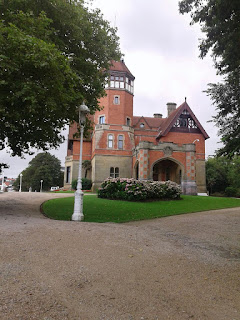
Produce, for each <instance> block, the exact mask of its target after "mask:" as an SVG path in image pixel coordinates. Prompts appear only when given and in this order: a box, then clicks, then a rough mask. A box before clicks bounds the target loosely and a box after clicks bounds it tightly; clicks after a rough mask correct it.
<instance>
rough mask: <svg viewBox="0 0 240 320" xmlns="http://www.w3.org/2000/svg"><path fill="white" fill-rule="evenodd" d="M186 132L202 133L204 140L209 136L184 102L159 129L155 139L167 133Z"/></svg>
mask: <svg viewBox="0 0 240 320" xmlns="http://www.w3.org/2000/svg"><path fill="white" fill-rule="evenodd" d="M170 131H172V132H186V133H202V135H203V136H204V138H205V139H208V138H209V136H208V134H207V133H206V131H205V130H204V129H203V127H202V125H201V124H200V122H199V121H198V119H197V118H196V116H195V114H194V113H193V112H192V110H191V109H190V107H189V105H188V104H187V102H186V101H185V102H184V103H183V104H181V105H180V106H179V107H178V108H177V109H176V110H175V111H173V112H172V113H171V114H170V116H169V117H168V118H167V119H166V121H165V123H164V124H163V125H162V127H161V128H160V131H159V134H158V135H157V137H156V139H157V140H158V139H160V138H161V137H162V136H166V135H167V134H168V132H170Z"/></svg>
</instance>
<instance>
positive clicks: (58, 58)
mask: <svg viewBox="0 0 240 320" xmlns="http://www.w3.org/2000/svg"><path fill="white" fill-rule="evenodd" d="M0 11H1V19H0V90H1V96H0V125H1V132H0V148H1V149H3V148H4V147H6V146H8V147H10V149H11V150H12V154H13V155H19V156H21V155H23V154H24V153H30V150H31V147H37V148H41V149H43V150H47V149H48V148H50V147H57V146H58V145H59V144H60V143H61V142H62V141H63V136H61V134H60V132H61V129H62V128H63V127H64V126H65V125H66V124H68V123H71V122H72V121H77V120H78V114H77V113H76V106H78V105H80V104H81V103H82V101H83V100H84V101H85V103H86V104H87V105H88V107H90V110H91V112H92V113H94V111H95V110H97V109H98V108H99V106H98V99H99V98H100V97H101V96H103V95H104V92H105V91H104V84H105V77H106V70H108V69H109V64H110V61H111V60H116V59H119V57H120V52H119V45H118V37H117V36H116V30H115V29H113V28H111V27H110V25H109V23H108V22H107V21H105V20H104V19H103V17H102V15H101V13H100V11H98V10H95V11H91V10H89V9H88V8H87V7H86V6H85V3H84V1H70V0H36V1H32V0H4V1H3V0H2V1H1V0H0Z"/></svg>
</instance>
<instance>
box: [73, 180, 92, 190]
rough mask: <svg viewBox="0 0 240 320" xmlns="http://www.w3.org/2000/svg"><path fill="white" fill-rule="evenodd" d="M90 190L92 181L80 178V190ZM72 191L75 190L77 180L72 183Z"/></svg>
mask: <svg viewBox="0 0 240 320" xmlns="http://www.w3.org/2000/svg"><path fill="white" fill-rule="evenodd" d="M91 188H92V181H91V180H90V179H87V178H82V190H90V189H91ZM72 189H73V190H77V179H75V180H73V181H72Z"/></svg>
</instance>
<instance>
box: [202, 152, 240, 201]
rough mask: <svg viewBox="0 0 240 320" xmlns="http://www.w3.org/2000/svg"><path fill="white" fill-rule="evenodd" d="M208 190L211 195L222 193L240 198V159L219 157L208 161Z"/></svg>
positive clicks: (237, 157) (236, 157)
mask: <svg viewBox="0 0 240 320" xmlns="http://www.w3.org/2000/svg"><path fill="white" fill-rule="evenodd" d="M206 177H207V189H208V191H209V192H210V194H212V193H215V192H220V193H222V194H226V195H229V196H240V157H239V156H234V157H233V158H232V159H231V160H230V159H229V158H228V157H224V156H219V157H213V158H208V159H207V161H206Z"/></svg>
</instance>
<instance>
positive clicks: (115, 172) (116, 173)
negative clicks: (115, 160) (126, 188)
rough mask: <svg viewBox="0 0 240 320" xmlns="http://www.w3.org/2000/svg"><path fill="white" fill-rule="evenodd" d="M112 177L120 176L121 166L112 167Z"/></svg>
mask: <svg viewBox="0 0 240 320" xmlns="http://www.w3.org/2000/svg"><path fill="white" fill-rule="evenodd" d="M110 177H111V178H118V177H119V168H118V167H116V168H114V167H111V168H110Z"/></svg>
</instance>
